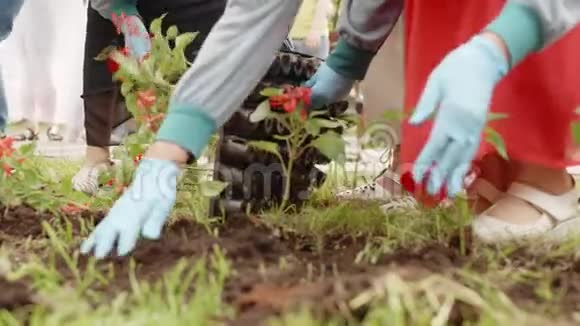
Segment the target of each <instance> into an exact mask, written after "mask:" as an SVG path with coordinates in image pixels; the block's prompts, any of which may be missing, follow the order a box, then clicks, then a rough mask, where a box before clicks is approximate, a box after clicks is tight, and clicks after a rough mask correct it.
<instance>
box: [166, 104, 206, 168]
mask: <svg viewBox="0 0 580 326" xmlns="http://www.w3.org/2000/svg"><path fill="white" fill-rule="evenodd" d="M216 130H217V126H216V123H215V121H214V120H213V119H212V118H211V117H210V116H209V115H207V113H205V112H203V111H202V110H201V109H195V108H194V109H192V108H191V107H188V106H183V105H175V106H171V107H170V108H169V112H168V113H167V116H166V117H165V120H164V121H163V124H162V125H161V128H160V129H159V131H158V133H157V140H158V141H165V142H170V143H174V144H176V145H178V146H180V147H182V148H183V149H185V150H186V151H188V152H189V153H191V154H193V155H194V156H195V157H196V158H199V157H201V154H202V152H203V150H204V149H205V147H206V146H207V144H208V143H209V141H210V139H211V137H212V135H213V134H214V133H215V132H216Z"/></svg>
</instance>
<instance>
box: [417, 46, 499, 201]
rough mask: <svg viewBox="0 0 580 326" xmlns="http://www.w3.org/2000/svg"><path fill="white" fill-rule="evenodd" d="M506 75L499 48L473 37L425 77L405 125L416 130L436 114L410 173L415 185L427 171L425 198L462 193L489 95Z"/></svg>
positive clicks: (480, 131)
mask: <svg viewBox="0 0 580 326" xmlns="http://www.w3.org/2000/svg"><path fill="white" fill-rule="evenodd" d="M507 71H508V60H507V58H506V55H505V54H504V53H503V52H502V50H501V48H500V47H499V46H498V45H497V44H496V43H494V42H493V41H492V40H491V39H489V38H487V37H485V36H475V37H473V38H472V39H471V40H470V41H469V42H467V43H465V44H463V45H461V46H460V47H458V48H457V49H455V50H453V51H452V52H450V53H449V54H448V55H447V56H446V57H445V58H444V59H443V61H442V62H441V63H440V64H439V65H438V66H437V67H436V68H435V69H434V70H433V72H432V73H431V75H430V76H429V79H428V80H427V83H426V86H425V90H424V91H423V94H422V95H421V98H420V99H419V102H418V104H417V107H416V111H415V112H414V114H413V116H412V117H411V119H410V120H409V122H410V123H411V124H413V125H418V124H420V123H422V122H424V121H426V120H427V119H428V118H429V117H430V116H431V115H432V114H433V113H435V112H436V116H435V121H434V124H433V129H432V130H431V134H430V136H429V139H428V140H427V143H426V145H425V146H424V147H423V150H422V151H421V153H420V154H419V157H418V158H417V161H416V162H415V164H414V168H413V179H414V181H415V182H416V183H423V181H424V180H423V179H424V177H425V175H426V173H427V171H429V175H428V180H427V192H428V193H429V194H431V195H437V194H439V193H440V190H441V187H442V186H443V184H444V183H445V184H446V187H447V194H448V195H450V196H454V195H456V194H457V193H459V192H460V191H461V190H462V188H463V180H464V178H465V175H466V174H467V173H468V172H469V169H470V164H471V161H472V160H473V158H474V156H475V154H476V152H477V150H478V148H479V145H480V140H481V134H482V132H483V128H484V127H485V123H486V120H487V112H488V109H489V105H490V101H491V97H492V94H493V90H494V88H495V85H496V84H497V83H498V82H499V81H500V79H501V78H502V77H503V76H504V75H505V74H506V73H507ZM436 110H437V111H436Z"/></svg>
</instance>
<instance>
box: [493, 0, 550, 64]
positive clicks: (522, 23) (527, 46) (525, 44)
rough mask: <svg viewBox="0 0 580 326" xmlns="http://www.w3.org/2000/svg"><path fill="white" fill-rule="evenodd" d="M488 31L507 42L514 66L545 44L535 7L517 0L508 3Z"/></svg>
mask: <svg viewBox="0 0 580 326" xmlns="http://www.w3.org/2000/svg"><path fill="white" fill-rule="evenodd" d="M486 31H489V32H493V33H495V34H497V35H498V36H499V37H501V38H502V39H503V41H504V42H505V43H506V45H507V48H508V50H509V52H510V57H511V66H512V67H513V66H515V65H517V64H518V63H519V62H520V61H522V60H523V59H524V58H525V57H527V56H528V55H529V54H530V53H532V52H535V51H538V50H540V49H541V48H542V46H543V37H542V22H541V20H540V18H539V17H538V15H537V14H536V13H535V12H534V10H533V9H531V8H529V7H527V6H525V5H522V4H519V3H517V2H515V1H508V2H507V3H506V5H505V6H504V8H503V10H502V11H501V13H500V14H499V16H498V17H497V18H496V19H495V20H494V21H493V22H491V24H490V25H489V26H487V28H486Z"/></svg>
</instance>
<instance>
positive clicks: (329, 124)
mask: <svg viewBox="0 0 580 326" xmlns="http://www.w3.org/2000/svg"><path fill="white" fill-rule="evenodd" d="M310 121H313V122H314V123H316V124H318V125H319V126H320V127H321V128H328V129H335V128H338V127H342V126H343V125H342V124H341V123H340V122H339V121H334V120H328V119H311V120H310Z"/></svg>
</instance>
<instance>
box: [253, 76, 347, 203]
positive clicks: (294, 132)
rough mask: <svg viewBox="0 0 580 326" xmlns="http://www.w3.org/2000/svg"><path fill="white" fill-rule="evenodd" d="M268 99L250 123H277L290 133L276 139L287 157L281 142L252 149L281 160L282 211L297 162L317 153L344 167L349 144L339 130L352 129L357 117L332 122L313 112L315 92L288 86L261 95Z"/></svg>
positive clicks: (323, 112) (320, 112) (259, 143)
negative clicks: (314, 152)
mask: <svg viewBox="0 0 580 326" xmlns="http://www.w3.org/2000/svg"><path fill="white" fill-rule="evenodd" d="M261 95H262V96H264V97H266V98H267V99H266V100H264V101H263V102H262V103H261V104H260V105H259V106H258V107H257V108H256V110H255V111H254V112H253V113H252V115H251V116H250V121H251V122H253V123H259V122H261V121H268V120H273V121H274V122H276V123H278V124H281V125H282V126H283V128H284V129H285V130H286V132H285V133H283V134H278V135H276V136H275V139H277V140H278V141H280V142H282V143H283V144H285V145H286V151H285V152H286V153H285V155H284V156H286V157H283V155H282V153H281V151H280V146H279V143H278V142H271V141H252V142H250V143H249V145H250V146H252V147H254V148H256V149H258V150H262V151H265V152H268V153H270V154H272V155H274V156H276V157H277V158H278V160H279V161H280V163H281V166H282V170H283V172H284V175H285V176H286V178H285V186H284V195H283V199H282V203H281V209H284V208H285V207H286V205H287V203H288V201H289V198H290V184H291V182H290V181H291V179H292V171H293V168H294V165H295V162H296V161H297V160H298V159H300V158H301V157H302V155H304V154H305V153H306V152H307V151H308V150H309V149H312V148H314V149H317V150H318V151H320V152H321V153H322V154H323V155H324V156H326V157H328V158H329V159H330V160H334V161H337V162H339V163H341V162H342V163H343V162H344V160H345V147H346V144H345V142H344V140H343V138H342V137H341V135H340V134H339V133H338V132H337V129H340V128H347V127H349V126H351V122H352V121H353V119H354V117H353V116H352V115H350V114H343V115H342V116H339V117H336V118H332V117H327V116H326V115H327V113H328V112H327V111H326V110H311V108H310V104H311V103H310V95H311V89H310V88H306V87H295V86H284V87H282V88H266V89H264V90H262V91H261Z"/></svg>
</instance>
